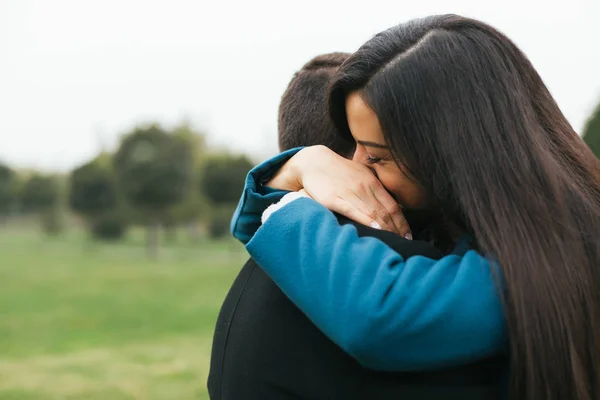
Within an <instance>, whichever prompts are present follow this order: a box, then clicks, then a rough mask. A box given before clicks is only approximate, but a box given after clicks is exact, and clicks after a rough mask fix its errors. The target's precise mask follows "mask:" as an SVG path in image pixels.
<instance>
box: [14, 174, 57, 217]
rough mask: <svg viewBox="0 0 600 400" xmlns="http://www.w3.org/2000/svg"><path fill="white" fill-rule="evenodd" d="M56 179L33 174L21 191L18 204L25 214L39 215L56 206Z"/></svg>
mask: <svg viewBox="0 0 600 400" xmlns="http://www.w3.org/2000/svg"><path fill="white" fill-rule="evenodd" d="M59 198H60V188H59V183H58V179H56V177H54V176H51V175H43V174H39V173H36V174H33V175H32V176H30V177H29V179H27V180H26V181H25V184H24V185H23V188H22V189H21V194H20V202H21V207H22V208H23V210H24V211H25V212H30V213H39V212H44V211H48V210H50V209H52V208H54V207H57V206H58V202H59Z"/></svg>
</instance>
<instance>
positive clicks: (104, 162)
mask: <svg viewBox="0 0 600 400" xmlns="http://www.w3.org/2000/svg"><path fill="white" fill-rule="evenodd" d="M69 184H70V190H69V205H70V207H71V209H72V210H73V211H75V212H77V213H79V214H81V215H82V216H83V217H84V218H85V219H86V220H87V222H88V225H89V227H90V230H91V233H92V236H94V237H96V238H99V239H118V238H120V237H122V235H123V234H124V233H125V230H126V228H127V220H126V217H125V215H124V213H123V212H122V211H121V207H120V204H119V196H118V192H117V184H116V179H115V175H114V172H113V171H112V166H111V164H110V158H109V157H107V155H105V154H102V155H100V156H99V157H97V158H96V159H94V160H92V161H90V162H88V163H86V164H84V165H82V166H80V167H78V168H76V169H75V170H73V172H72V173H71V176H70V182H69Z"/></svg>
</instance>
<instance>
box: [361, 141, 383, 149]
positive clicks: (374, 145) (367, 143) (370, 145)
mask: <svg viewBox="0 0 600 400" xmlns="http://www.w3.org/2000/svg"><path fill="white" fill-rule="evenodd" d="M356 143H358V144H360V145H362V146H366V147H376V148H378V149H389V147H388V146H386V145H384V144H379V143H375V142H367V141H363V140H357V141H356Z"/></svg>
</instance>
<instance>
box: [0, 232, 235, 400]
mask: <svg viewBox="0 0 600 400" xmlns="http://www.w3.org/2000/svg"><path fill="white" fill-rule="evenodd" d="M245 258H246V255H245V252H244V250H243V248H242V247H241V246H240V245H237V244H235V243H233V242H230V241H224V242H203V243H199V244H192V243H186V241H185V240H180V241H179V242H178V243H177V244H174V245H168V246H163V250H162V254H161V257H160V260H159V261H150V260H148V259H147V258H146V255H145V251H144V246H143V240H142V238H141V237H140V236H136V235H132V236H131V237H128V238H127V240H125V241H123V242H121V243H117V244H94V243H90V241H89V240H87V239H86V237H85V236H84V235H81V234H77V233H76V232H70V233H68V234H66V235H63V236H61V237H59V238H51V239H48V238H44V237H42V236H41V234H39V233H37V232H36V231H35V230H31V229H7V228H0V399H19V400H21V399H25V400H26V399H109V400H113V399H114V400H118V399H177V400H179V399H181V400H185V399H208V395H207V392H206V379H207V374H208V365H209V359H210V348H211V340H212V331H213V328H214V323H215V320H216V316H217V313H218V310H219V307H220V305H221V302H222V301H223V298H224V296H225V294H226V292H227V290H228V288H229V286H230V285H231V282H232V281H233V279H234V277H235V275H236V274H237V272H238V271H239V269H240V268H241V265H242V263H243V262H244V260H245Z"/></svg>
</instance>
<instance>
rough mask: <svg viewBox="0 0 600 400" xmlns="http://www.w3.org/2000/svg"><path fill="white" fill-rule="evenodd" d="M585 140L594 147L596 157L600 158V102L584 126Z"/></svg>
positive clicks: (591, 147)
mask: <svg viewBox="0 0 600 400" xmlns="http://www.w3.org/2000/svg"><path fill="white" fill-rule="evenodd" d="M583 140H584V141H585V142H586V143H587V145H588V146H589V147H590V149H592V151H593V152H594V154H595V155H596V157H598V158H600V103H599V104H598V106H596V109H595V110H594V112H593V113H592V115H591V116H590V118H589V119H588V121H587V122H586V124H585V127H584V128H583Z"/></svg>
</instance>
